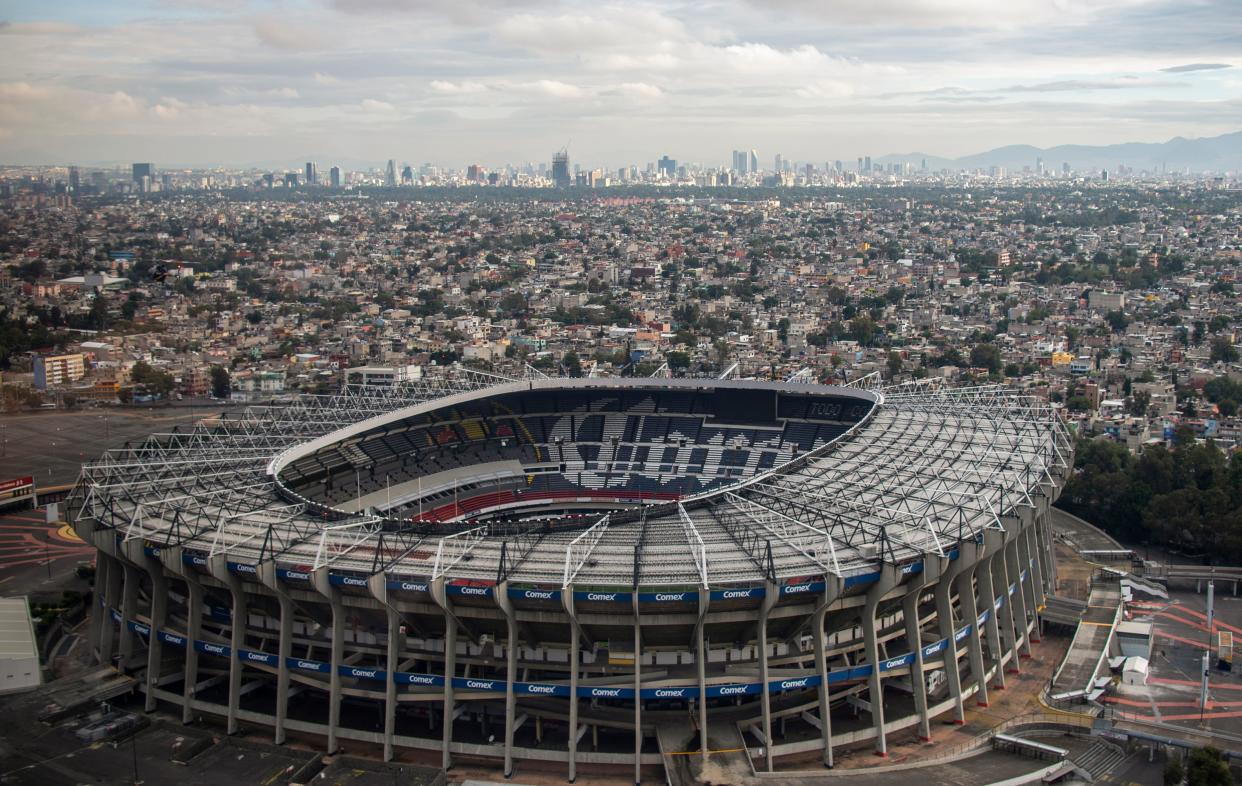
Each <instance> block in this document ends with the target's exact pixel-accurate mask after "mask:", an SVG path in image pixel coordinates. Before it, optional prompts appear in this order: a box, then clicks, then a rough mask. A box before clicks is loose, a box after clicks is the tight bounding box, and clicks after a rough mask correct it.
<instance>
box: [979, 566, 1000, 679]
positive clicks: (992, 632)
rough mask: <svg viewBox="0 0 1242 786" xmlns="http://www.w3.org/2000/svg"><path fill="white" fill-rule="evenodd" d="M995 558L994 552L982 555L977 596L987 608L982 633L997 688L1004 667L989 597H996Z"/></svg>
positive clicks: (996, 622) (996, 623)
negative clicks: (984, 636)
mask: <svg viewBox="0 0 1242 786" xmlns="http://www.w3.org/2000/svg"><path fill="white" fill-rule="evenodd" d="M995 558H996V555H995V554H989V555H988V556H986V557H984V558H983V560H982V562H980V564H979V596H980V597H981V598H982V599H983V605H984V608H985V609H987V610H988V619H987V622H985V623H983V630H984V635H986V636H987V639H988V653H989V654H991V656H992V662H993V664H994V666H995V676H994V677H993V679H995V680H996V685H997V687H999V688H1002V689H1003V688H1004V687H1005V668H1004V666H1002V665H1001V654H1002V653H1003V652H1004V647H1003V646H1002V645H1001V633H1000V625H999V620H998V618H997V615H996V604H995V603H994V601H993V600H988V599H989V598H993V599H994V598H995V597H996V594H997V593H996V582H995V581H993V573H992V560H994V559H995ZM975 626H976V627H978V618H977V617H976V618H975Z"/></svg>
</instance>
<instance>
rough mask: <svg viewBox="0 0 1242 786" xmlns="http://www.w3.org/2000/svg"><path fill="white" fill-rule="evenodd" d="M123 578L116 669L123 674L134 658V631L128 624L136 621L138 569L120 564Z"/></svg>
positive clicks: (125, 563)
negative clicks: (119, 639)
mask: <svg viewBox="0 0 1242 786" xmlns="http://www.w3.org/2000/svg"><path fill="white" fill-rule="evenodd" d="M120 564H121V569H122V571H123V573H124V576H125V588H124V591H123V592H122V595H121V644H120V662H119V663H118V664H117V666H118V668H119V669H120V670H121V671H122V672H124V671H127V670H128V669H129V661H130V659H131V658H132V657H133V656H134V639H135V635H134V631H133V629H132V628H130V627H129V623H130V622H131V621H133V620H137V619H138V582H139V581H140V580H141V579H140V576H139V573H138V569H137V568H136V567H134V566H133V565H131V564H130V563H128V562H121V563H120Z"/></svg>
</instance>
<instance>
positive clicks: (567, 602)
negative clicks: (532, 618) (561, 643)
mask: <svg viewBox="0 0 1242 786" xmlns="http://www.w3.org/2000/svg"><path fill="white" fill-rule="evenodd" d="M561 603H562V605H564V607H565V612H566V613H567V614H568V615H569V777H568V780H569V782H570V783H573V782H574V781H576V780H577V779H578V673H579V672H580V671H581V667H582V663H581V662H580V655H579V653H578V646H579V635H578V620H577V619H576V618H575V617H574V588H573V587H572V586H569V587H565V588H564V589H563V590H561Z"/></svg>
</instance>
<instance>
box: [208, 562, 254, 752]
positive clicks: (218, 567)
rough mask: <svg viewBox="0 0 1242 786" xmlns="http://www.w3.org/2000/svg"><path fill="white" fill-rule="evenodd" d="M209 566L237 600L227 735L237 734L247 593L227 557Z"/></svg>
mask: <svg viewBox="0 0 1242 786" xmlns="http://www.w3.org/2000/svg"><path fill="white" fill-rule="evenodd" d="M207 567H208V569H209V570H210V571H211V575H212V576H214V577H215V578H216V579H218V580H219V581H220V582H221V583H223V584H224V585H225V586H227V587H228V588H229V594H230V595H232V598H233V608H232V620H231V622H230V625H231V626H232V627H231V631H232V635H231V637H230V640H229V646H230V647H231V648H232V652H231V653H230V657H229V683H228V684H229V704H228V714H227V716H226V723H225V733H227V734H236V733H237V730H238V725H237V706H238V704H239V702H240V701H241V678H242V659H241V657H240V655H239V653H240V652H241V650H243V649H245V647H246V617H247V612H246V591H245V589H244V588H243V587H242V582H241V579H239V578H238V577H237V576H235V575H233V574H232V573H231V572H230V571H229V566H228V561H227V558H226V556H225V555H223V554H217V555H215V556H214V557H211V558H209V559H208V560H207Z"/></svg>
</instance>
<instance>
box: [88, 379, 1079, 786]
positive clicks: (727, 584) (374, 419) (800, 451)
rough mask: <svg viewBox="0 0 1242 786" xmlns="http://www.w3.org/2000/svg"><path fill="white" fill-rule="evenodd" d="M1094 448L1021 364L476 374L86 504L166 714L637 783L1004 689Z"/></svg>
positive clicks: (430, 383)
mask: <svg viewBox="0 0 1242 786" xmlns="http://www.w3.org/2000/svg"><path fill="white" fill-rule="evenodd" d="M1071 451H1072V443H1071V440H1070V437H1069V435H1068V433H1067V431H1066V430H1065V428H1064V426H1063V425H1062V424H1061V423H1060V421H1059V420H1058V419H1057V418H1056V416H1055V413H1054V412H1053V411H1052V410H1050V409H1049V408H1047V407H1046V406H1044V405H1042V404H1040V403H1039V402H1037V401H1034V400H1032V399H1029V398H1026V397H1023V396H1021V395H1018V394H1016V393H1014V392H1012V391H1007V390H1004V389H998V388H971V389H956V390H952V389H943V388H938V387H936V386H934V385H926V386H907V387H898V388H888V389H874V390H868V389H863V388H859V387H831V386H821V385H814V384H797V383H794V382H787V383H761V382H753V381H739V380H729V381H724V380H666V379H574V380H567V379H546V378H545V379H528V380H521V381H506V380H500V379H497V378H495V377H490V376H488V375H483V374H478V373H473V372H466V371H463V370H456V371H454V372H452V373H450V374H448V375H445V376H443V377H440V378H436V379H428V380H423V381H421V382H419V383H417V384H409V385H403V386H399V387H393V388H388V389H374V388H346V389H345V390H344V391H343V392H342V393H341V394H340V395H335V396H305V397H300V398H297V399H294V400H292V401H289V402H285V403H282V404H280V405H274V406H269V407H254V408H251V409H249V410H247V411H246V413H245V414H244V415H241V416H237V417H231V418H225V419H220V420H218V421H215V422H212V423H208V424H200V425H198V426H197V427H195V428H194V429H193V430H190V431H185V432H181V433H171V434H161V435H154V436H152V437H151V438H149V439H148V440H146V441H145V442H144V443H143V444H141V445H137V446H129V447H127V448H126V449H123V450H116V451H111V452H110V453H109V454H107V455H106V456H104V457H103V458H102V459H101V460H99V461H97V462H94V463H91V464H88V465H86V466H85V467H84V468H83V470H82V475H81V479H80V481H79V483H78V484H77V486H76V487H75V489H74V491H73V494H72V495H71V498H70V503H69V509H70V515H71V517H72V520H73V522H74V524H75V526H76V527H77V531H78V533H79V534H80V535H81V536H82V538H83V539H84V540H86V541H87V542H88V543H92V544H94V545H95V546H96V547H97V549H98V574H97V580H96V586H97V587H98V588H99V592H98V595H97V596H98V600H99V604H100V608H99V611H100V613H97V614H94V615H92V624H91V628H90V638H91V644H92V646H93V647H94V648H95V652H96V653H97V655H98V658H99V660H100V661H101V662H105V663H110V662H116V663H117V664H118V665H119V666H120V667H121V668H123V669H125V670H127V671H129V672H131V673H133V674H135V675H136V676H138V677H139V678H140V684H141V687H142V690H143V691H144V692H145V696H146V702H147V707H148V709H154V708H155V706H156V704H157V703H165V704H167V705H169V706H179V707H180V708H181V710H182V712H183V715H184V718H185V720H186V721H187V722H188V721H190V720H191V719H192V718H193V717H195V716H200V715H203V714H205V713H210V714H215V715H219V716H222V717H223V718H224V719H225V723H226V724H227V728H228V731H229V732H230V733H233V732H235V731H237V730H238V728H239V724H242V723H245V724H247V725H249V726H253V725H256V724H258V725H267V726H270V727H272V729H273V732H274V737H275V740H276V741H277V742H283V741H284V740H285V738H286V735H287V734H299V735H308V734H309V735H318V736H320V737H322V738H323V739H324V740H325V742H326V747H327V749H328V750H329V751H335V750H338V749H339V748H340V747H341V745H342V744H343V742H344V741H350V740H358V741H366V742H372V743H376V744H379V745H382V746H383V750H384V753H385V756H387V757H391V756H392V755H393V752H394V750H395V749H398V748H402V747H406V748H421V749H426V750H440V751H441V756H442V760H443V764H444V766H445V767H448V766H451V764H452V762H453V761H454V759H455V758H456V757H463V756H465V757H488V758H495V759H496V760H497V761H498V762H499V761H500V760H503V766H504V771H505V773H506V775H508V774H510V773H511V772H512V770H513V766H514V762H515V760H519V759H523V758H526V759H540V760H545V761H548V760H550V761H561V762H564V763H565V766H566V768H567V769H566V776H567V778H568V779H569V780H573V779H574V778H575V776H576V773H577V768H578V766H579V765H583V764H592V763H599V764H611V765H617V764H623V765H627V766H628V765H630V764H632V765H633V766H634V772H635V778H636V780H637V779H639V776H640V768H641V766H643V765H644V764H657V763H659V762H660V761H661V750H665V752H667V745H668V744H673V745H675V746H677V747H680V748H681V749H682V750H686V751H695V750H709V749H710V746H711V744H712V743H711V742H709V735H710V736H712V737H713V738H715V737H718V736H719V735H718V734H717V732H718V731H719V730H720V729H725V730H727V731H729V732H730V733H732V734H734V735H736V734H737V733H738V732H739V731H740V732H741V733H742V734H743V735H744V738H745V740H746V743H747V744H748V745H749V746H750V747H752V748H753V751H752V753H753V755H754V756H756V757H757V758H756V765H757V766H759V767H760V768H767V769H769V770H770V769H772V768H773V763H774V760H775V761H779V759H780V757H782V756H786V755H795V754H801V755H803V756H806V755H814V754H815V753H818V755H821V756H822V757H823V761H824V763H825V764H827V765H829V766H831V764H832V757H833V751H834V747H838V746H841V745H853V744H858V743H864V742H866V741H871V744H873V745H874V747H875V751H876V752H877V753H878V754H885V753H886V750H887V744H888V737H889V736H890V735H892V734H894V733H895V732H899V731H902V730H905V731H904V733H907V734H908V733H910V732H913V733H916V734H918V735H920V736H922V737H925V738H930V737H931V735H932V728H931V722H932V719H933V718H936V717H938V716H944V717H945V719H946V720H949V721H958V722H961V721H962V720H963V713H964V708H965V707H966V706H967V705H968V703H969V702H975V703H978V704H983V705H986V703H987V701H988V694H989V689H990V688H993V687H995V686H997V685H1003V683H1004V681H1005V678H1006V673H1007V672H1013V671H1020V670H1021V669H1022V658H1023V657H1025V656H1027V655H1029V652H1030V647H1031V643H1032V640H1033V639H1034V640H1037V639H1038V637H1039V619H1038V617H1039V613H1040V610H1041V609H1042V608H1043V603H1044V595H1045V592H1047V591H1048V588H1049V587H1051V586H1053V584H1054V581H1055V563H1054V559H1053V550H1052V541H1051V534H1050V530H1049V527H1048V523H1047V517H1046V513H1047V510H1048V506H1049V505H1050V504H1051V503H1052V502H1053V501H1054V500H1055V498H1056V496H1057V494H1058V493H1059V491H1060V488H1061V485H1062V481H1063V478H1064V477H1065V475H1066V473H1067V472H1068V468H1069V467H1070V466H1071V464H1072V456H1071ZM657 738H658V740H659V743H657Z"/></svg>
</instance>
